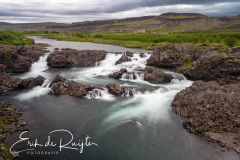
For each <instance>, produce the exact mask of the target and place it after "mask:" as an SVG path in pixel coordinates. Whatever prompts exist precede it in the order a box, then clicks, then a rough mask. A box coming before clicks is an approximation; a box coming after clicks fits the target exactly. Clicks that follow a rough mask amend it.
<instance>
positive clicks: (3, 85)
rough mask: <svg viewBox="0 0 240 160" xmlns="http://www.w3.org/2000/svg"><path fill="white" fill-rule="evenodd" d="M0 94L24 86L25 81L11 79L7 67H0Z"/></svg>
mask: <svg viewBox="0 0 240 160" xmlns="http://www.w3.org/2000/svg"><path fill="white" fill-rule="evenodd" d="M0 68H1V71H2V72H0V94H2V93H4V92H7V91H9V90H12V89H16V88H19V87H21V86H22V83H23V80H21V79H20V78H14V77H11V76H10V75H9V74H7V73H6V72H5V71H4V70H5V68H6V67H5V65H0Z"/></svg>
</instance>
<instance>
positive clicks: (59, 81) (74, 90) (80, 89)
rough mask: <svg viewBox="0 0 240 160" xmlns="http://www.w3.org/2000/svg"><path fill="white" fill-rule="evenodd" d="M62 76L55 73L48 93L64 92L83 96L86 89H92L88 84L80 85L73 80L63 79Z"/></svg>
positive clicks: (59, 93) (58, 93) (57, 93)
mask: <svg viewBox="0 0 240 160" xmlns="http://www.w3.org/2000/svg"><path fill="white" fill-rule="evenodd" d="M63 80H64V78H62V77H60V76H59V75H57V76H56V77H55V78H54V80H53V81H54V82H55V83H52V84H51V85H52V88H51V91H50V92H49V94H52V95H61V94H66V95H70V96H74V97H83V96H85V95H86V94H87V92H88V91H91V90H92V89H94V88H93V87H90V86H85V85H82V84H80V83H78V82H75V81H63Z"/></svg>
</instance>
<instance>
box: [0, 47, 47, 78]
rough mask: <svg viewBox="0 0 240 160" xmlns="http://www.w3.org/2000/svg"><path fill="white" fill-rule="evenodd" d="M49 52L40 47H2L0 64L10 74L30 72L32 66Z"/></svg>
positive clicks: (0, 49) (0, 48)
mask: <svg viewBox="0 0 240 160" xmlns="http://www.w3.org/2000/svg"><path fill="white" fill-rule="evenodd" d="M46 52H48V51H47V50H45V49H42V47H41V46H39V45H26V46H6V45H0V64H4V65H5V66H6V72H8V73H10V72H11V73H21V72H27V71H29V69H30V67H31V64H32V63H33V62H36V61H38V59H39V57H40V56H42V55H43V54H44V53H46Z"/></svg>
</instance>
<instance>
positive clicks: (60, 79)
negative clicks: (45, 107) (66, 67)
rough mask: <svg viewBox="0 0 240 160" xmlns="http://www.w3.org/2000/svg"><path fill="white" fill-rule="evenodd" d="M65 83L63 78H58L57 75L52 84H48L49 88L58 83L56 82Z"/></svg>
mask: <svg viewBox="0 0 240 160" xmlns="http://www.w3.org/2000/svg"><path fill="white" fill-rule="evenodd" d="M65 81H66V79H65V78H63V77H61V76H59V75H56V76H55V77H54V79H53V80H52V82H51V84H50V87H52V86H53V85H54V84H56V83H58V82H65Z"/></svg>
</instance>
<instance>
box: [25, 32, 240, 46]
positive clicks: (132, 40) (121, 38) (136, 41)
mask: <svg viewBox="0 0 240 160" xmlns="http://www.w3.org/2000/svg"><path fill="white" fill-rule="evenodd" d="M28 35H29V34H28ZM30 35H38V36H43V37H54V38H56V39H57V40H66V41H78V42H93V43H107V44H116V45H121V46H125V47H132V48H143V49H153V48H155V46H157V45H159V44H168V43H194V44H196V43H198V44H206V45H208V44H221V45H228V46H230V47H233V46H239V45H240V32H239V31H235V32H227V31H205V32H204V31H199V32H170V33H166V34H160V33H145V34H139V33H101V34H100V33H98V34H93V33H60V34H30Z"/></svg>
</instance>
